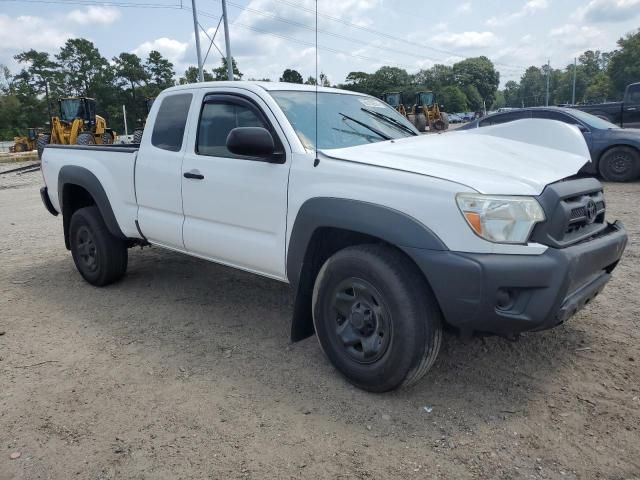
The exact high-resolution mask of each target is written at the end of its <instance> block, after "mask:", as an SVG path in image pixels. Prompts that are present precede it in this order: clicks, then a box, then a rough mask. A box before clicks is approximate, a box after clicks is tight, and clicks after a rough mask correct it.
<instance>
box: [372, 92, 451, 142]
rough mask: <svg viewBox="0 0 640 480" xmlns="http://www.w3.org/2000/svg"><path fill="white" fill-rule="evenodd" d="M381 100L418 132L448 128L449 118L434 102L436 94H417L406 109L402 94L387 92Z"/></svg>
mask: <svg viewBox="0 0 640 480" xmlns="http://www.w3.org/2000/svg"><path fill="white" fill-rule="evenodd" d="M382 99H383V100H384V101H385V102H387V103H388V104H389V105H390V106H392V107H393V108H395V109H396V110H397V111H398V113H399V114H400V115H403V116H405V117H406V118H407V120H409V121H410V122H411V123H413V125H414V127H416V128H417V129H418V130H419V131H421V132H424V131H426V130H427V127H429V130H446V129H447V128H449V117H447V114H446V113H444V112H443V111H442V109H441V106H440V105H438V102H437V101H436V94H435V93H433V92H432V91H423V92H417V93H416V96H415V100H414V102H413V104H412V105H411V106H410V107H408V108H407V106H406V105H405V104H406V102H405V101H404V95H403V93H402V92H389V93H385V94H384V95H383V96H382Z"/></svg>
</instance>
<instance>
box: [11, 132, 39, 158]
mask: <svg viewBox="0 0 640 480" xmlns="http://www.w3.org/2000/svg"><path fill="white" fill-rule="evenodd" d="M38 134H39V131H38V129H37V128H28V129H27V135H26V136H24V137H13V147H9V151H10V152H12V153H18V152H30V151H31V150H35V149H36V141H37V139H38Z"/></svg>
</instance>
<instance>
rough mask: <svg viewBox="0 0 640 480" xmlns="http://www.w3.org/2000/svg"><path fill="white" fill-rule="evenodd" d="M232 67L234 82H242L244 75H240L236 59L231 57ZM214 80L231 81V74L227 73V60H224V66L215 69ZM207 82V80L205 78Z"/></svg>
mask: <svg viewBox="0 0 640 480" xmlns="http://www.w3.org/2000/svg"><path fill="white" fill-rule="evenodd" d="M231 65H232V67H233V79H234V80H242V77H243V75H244V74H243V73H240V70H238V65H237V63H236V59H235V58H233V57H231ZM213 79H214V80H229V74H228V72H227V59H226V58H225V57H223V58H222V65H220V66H219V67H218V68H214V69H213ZM205 80H207V79H206V78H205Z"/></svg>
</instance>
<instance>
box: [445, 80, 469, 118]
mask: <svg viewBox="0 0 640 480" xmlns="http://www.w3.org/2000/svg"><path fill="white" fill-rule="evenodd" d="M437 98H438V103H440V104H441V105H444V109H445V111H447V112H466V111H467V110H469V102H468V100H467V96H466V95H465V93H464V92H463V91H462V90H460V87H458V86H456V85H448V86H446V87H442V88H441V89H440V90H439V92H438V97H437Z"/></svg>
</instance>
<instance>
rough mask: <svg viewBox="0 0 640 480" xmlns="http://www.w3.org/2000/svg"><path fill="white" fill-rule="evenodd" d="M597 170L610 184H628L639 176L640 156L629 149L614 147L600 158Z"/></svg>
mask: <svg viewBox="0 0 640 480" xmlns="http://www.w3.org/2000/svg"><path fill="white" fill-rule="evenodd" d="M598 170H599V171H600V175H602V178H604V179H605V180H608V181H610V182H630V181H632V180H635V179H636V178H638V176H640V154H639V153H638V151H637V150H635V149H633V148H631V147H614V148H612V149H611V150H607V151H606V152H605V153H604V155H602V157H600V162H599V163H598Z"/></svg>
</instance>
